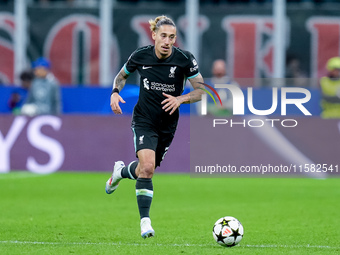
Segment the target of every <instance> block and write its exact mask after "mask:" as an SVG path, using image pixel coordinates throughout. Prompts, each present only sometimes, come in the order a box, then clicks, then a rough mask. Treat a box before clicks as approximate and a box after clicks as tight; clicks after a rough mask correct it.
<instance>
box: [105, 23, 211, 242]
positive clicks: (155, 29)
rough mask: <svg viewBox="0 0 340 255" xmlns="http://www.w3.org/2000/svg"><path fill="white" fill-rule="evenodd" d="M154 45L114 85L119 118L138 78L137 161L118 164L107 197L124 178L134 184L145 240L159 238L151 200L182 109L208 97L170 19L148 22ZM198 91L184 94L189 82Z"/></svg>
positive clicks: (135, 58)
mask: <svg viewBox="0 0 340 255" xmlns="http://www.w3.org/2000/svg"><path fill="white" fill-rule="evenodd" d="M149 23H150V29H151V33H152V39H153V40H154V41H155V43H154V45H149V46H145V47H141V48H138V49H137V50H136V51H134V52H133V53H132V54H131V56H130V57H129V59H128V61H127V62H126V63H125V64H124V66H123V68H122V69H121V70H120V72H119V73H118V74H117V76H116V77H115V79H114V82H113V90H112V94H111V102H110V104H111V108H112V111H113V112H114V113H115V114H121V113H122V110H121V108H120V106H119V103H125V101H124V99H123V98H122V97H121V96H120V95H119V92H120V91H121V90H122V89H123V87H124V85H125V83H126V80H127V78H128V77H129V75H130V73H132V72H134V71H136V70H137V71H138V73H139V74H140V93H139V99H138V102H137V104H136V106H135V108H134V111H133V117H132V124H131V128H132V131H133V135H134V145H135V151H136V156H137V158H138V161H133V162H131V163H129V164H128V165H127V166H125V164H124V163H123V162H122V161H117V162H116V163H115V165H114V168H113V173H112V176H111V178H110V179H109V180H108V181H107V182H106V187H105V188H106V193H107V194H111V193H112V192H114V191H115V190H116V189H117V187H118V184H119V181H120V180H121V179H123V178H128V179H133V180H136V196H137V204H138V209H139V214H140V218H141V223H140V226H141V235H142V237H143V238H147V237H152V236H154V234H155V231H154V230H153V228H152V226H151V220H150V217H149V211H150V206H151V201H152V197H153V185H152V176H153V174H154V171H155V168H156V167H157V166H160V163H161V161H162V160H163V158H164V156H165V154H166V152H167V151H168V149H169V146H170V144H171V142H172V139H173V138H174V134H175V131H176V127H177V122H178V118H179V109H178V108H179V106H180V105H181V104H186V103H193V102H197V101H199V100H200V99H201V95H202V94H203V93H204V92H203V90H202V89H200V88H204V86H203V85H202V84H201V83H203V78H202V76H201V74H200V73H199V70H198V64H197V62H196V60H195V58H194V56H193V55H192V54H191V53H190V52H188V51H184V50H181V49H179V48H177V47H175V46H174V43H175V41H176V25H175V23H174V22H173V21H172V20H171V19H170V18H168V17H166V16H159V17H157V18H156V19H155V20H150V21H149ZM187 79H188V80H189V81H190V83H191V85H192V86H193V88H194V90H193V91H191V92H190V93H188V94H185V95H181V94H182V92H183V89H184V85H185V82H186V80H187Z"/></svg>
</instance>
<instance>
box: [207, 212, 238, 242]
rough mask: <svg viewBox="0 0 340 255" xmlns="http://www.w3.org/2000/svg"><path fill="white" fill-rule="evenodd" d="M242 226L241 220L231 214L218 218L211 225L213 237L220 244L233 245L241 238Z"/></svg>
mask: <svg viewBox="0 0 340 255" xmlns="http://www.w3.org/2000/svg"><path fill="white" fill-rule="evenodd" d="M243 232H244V231H243V226H242V224H241V222H240V221H239V220H238V219H236V218H234V217H231V216H226V217H223V218H220V219H218V220H217V221H216V223H215V224H214V227H213V231H212V234H213V237H214V239H215V241H216V242H217V243H218V244H220V245H222V246H227V247H231V246H235V245H237V244H238V243H239V242H240V241H241V240H242V238H243Z"/></svg>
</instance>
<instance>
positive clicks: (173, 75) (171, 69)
mask: <svg viewBox="0 0 340 255" xmlns="http://www.w3.org/2000/svg"><path fill="white" fill-rule="evenodd" d="M176 68H177V66H173V67H170V74H169V78H175V70H176Z"/></svg>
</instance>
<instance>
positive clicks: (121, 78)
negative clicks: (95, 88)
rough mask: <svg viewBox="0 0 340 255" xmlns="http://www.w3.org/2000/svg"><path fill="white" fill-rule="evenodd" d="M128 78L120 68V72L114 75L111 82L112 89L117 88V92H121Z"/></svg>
mask: <svg viewBox="0 0 340 255" xmlns="http://www.w3.org/2000/svg"><path fill="white" fill-rule="evenodd" d="M128 77H129V75H128V74H126V73H125V71H124V69H123V68H122V69H121V70H120V72H119V73H118V74H117V75H116V77H115V79H114V81H113V89H114V88H117V89H119V91H121V90H122V89H123V88H124V86H125V83H126V79H127V78H128Z"/></svg>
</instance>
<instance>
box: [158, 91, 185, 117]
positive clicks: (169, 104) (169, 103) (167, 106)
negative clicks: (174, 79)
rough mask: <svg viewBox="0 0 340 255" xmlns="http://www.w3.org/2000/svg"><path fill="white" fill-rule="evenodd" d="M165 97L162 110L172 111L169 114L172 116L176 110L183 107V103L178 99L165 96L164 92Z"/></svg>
mask: <svg viewBox="0 0 340 255" xmlns="http://www.w3.org/2000/svg"><path fill="white" fill-rule="evenodd" d="M163 96H165V97H166V99H164V100H163V101H162V104H163V107H162V109H163V110H165V111H166V112H168V111H170V113H169V114H170V115H171V114H173V113H174V112H175V111H176V109H177V108H178V107H179V106H180V105H181V103H180V102H179V100H178V99H177V97H174V96H171V95H169V94H165V93H164V92H163Z"/></svg>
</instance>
